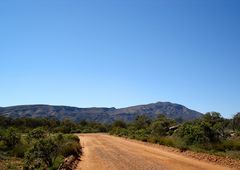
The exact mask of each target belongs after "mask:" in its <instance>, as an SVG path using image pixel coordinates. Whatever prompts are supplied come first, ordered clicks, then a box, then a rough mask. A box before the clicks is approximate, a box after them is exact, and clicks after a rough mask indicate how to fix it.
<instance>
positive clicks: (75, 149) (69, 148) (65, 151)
mask: <svg viewBox="0 0 240 170" xmlns="http://www.w3.org/2000/svg"><path fill="white" fill-rule="evenodd" d="M80 154H82V151H81V147H80V145H79V143H78V142H67V143H65V144H64V145H63V146H62V149H61V155H63V156H64V157H68V156H70V155H74V156H79V155H80Z"/></svg>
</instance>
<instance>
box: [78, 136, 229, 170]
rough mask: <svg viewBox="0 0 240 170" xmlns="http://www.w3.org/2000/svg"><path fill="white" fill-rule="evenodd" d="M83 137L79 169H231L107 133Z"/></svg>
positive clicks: (81, 137) (81, 138)
mask: <svg viewBox="0 0 240 170" xmlns="http://www.w3.org/2000/svg"><path fill="white" fill-rule="evenodd" d="M79 136H80V140H81V145H82V146H83V156H82V158H81V161H80V162H79V164H78V167H77V169H78V170H166V169H173V170H197V169H201V170H202V169H207V170H214V169H217V170H223V169H226V170H227V169H229V168H226V167H221V166H218V165H214V164H210V163H207V162H202V161H198V160H195V159H192V158H188V157H184V156H182V155H180V154H177V153H172V152H168V151H163V150H161V148H157V147H153V146H151V145H144V144H142V143H139V142H135V141H131V140H126V139H123V138H118V137H113V136H109V135H105V134H83V135H79Z"/></svg>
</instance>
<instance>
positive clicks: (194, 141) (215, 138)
mask: <svg viewBox="0 0 240 170" xmlns="http://www.w3.org/2000/svg"><path fill="white" fill-rule="evenodd" d="M110 134H112V135H117V136H121V137H127V138H131V139H137V140H141V141H145V142H151V143H157V144H161V145H166V146H171V147H176V148H179V149H180V150H181V151H186V150H192V151H197V152H205V153H210V154H215V155H219V156H227V157H231V158H235V159H240V114H236V115H235V116H234V118H233V119H224V118H223V117H222V116H221V115H220V113H216V112H210V113H206V114H205V115H204V116H203V117H202V118H199V119H196V120H194V121H189V122H185V123H177V122H176V121H175V120H171V119H168V118H166V117H164V116H163V115H159V116H158V118H157V119H155V120H151V119H149V118H148V117H146V116H144V115H143V116H139V117H137V118H136V120H135V121H134V122H132V123H129V124H126V123H124V122H122V121H116V122H114V123H113V124H112V127H111V131H110Z"/></svg>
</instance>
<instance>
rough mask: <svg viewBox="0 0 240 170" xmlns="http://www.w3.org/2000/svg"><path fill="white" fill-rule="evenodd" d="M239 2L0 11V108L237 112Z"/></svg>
mask: <svg viewBox="0 0 240 170" xmlns="http://www.w3.org/2000/svg"><path fill="white" fill-rule="evenodd" d="M239 9H240V1H239V0H181V1H180V0H118V1H115V0H34V1H33V0H21V1H19V0H6V1H0V80H1V81H0V106H11V105H20V104H56V105H70V106H78V107H91V106H106V107H125V106H131V105H136V104H147V103H151V102H157V101H170V102H174V103H180V104H183V105H185V106H187V107H189V108H191V109H195V110H198V111H200V112H203V113H205V112H207V111H218V112H220V113H222V115H223V116H224V117H231V116H232V115H233V114H235V113H236V112H238V111H240V10H239Z"/></svg>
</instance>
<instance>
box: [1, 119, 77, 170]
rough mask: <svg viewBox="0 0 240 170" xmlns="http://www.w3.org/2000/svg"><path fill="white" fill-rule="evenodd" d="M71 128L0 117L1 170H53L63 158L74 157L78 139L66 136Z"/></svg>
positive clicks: (66, 124) (45, 121)
mask: <svg viewBox="0 0 240 170" xmlns="http://www.w3.org/2000/svg"><path fill="white" fill-rule="evenodd" d="M72 125H75V124H74V123H72V122H71V121H69V120H66V121H63V122H60V121H57V120H51V119H25V118H21V119H11V118H5V117H0V167H1V169H3V170H4V169H26V170H28V169H50V170H54V169H58V168H59V166H60V165H61V164H62V163H63V161H64V159H65V158H67V157H69V156H75V157H78V156H79V155H80V154H81V152H82V151H81V146H80V143H79V142H80V141H79V138H78V136H75V135H73V134H68V133H70V132H71V130H72V127H71V126H72ZM69 128H70V129H69Z"/></svg>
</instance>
